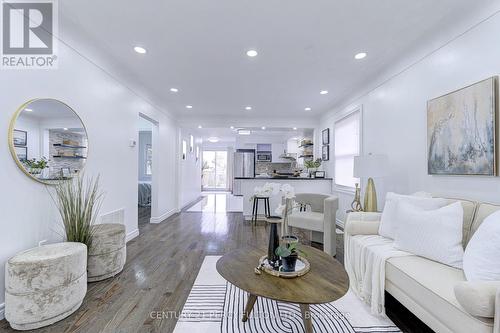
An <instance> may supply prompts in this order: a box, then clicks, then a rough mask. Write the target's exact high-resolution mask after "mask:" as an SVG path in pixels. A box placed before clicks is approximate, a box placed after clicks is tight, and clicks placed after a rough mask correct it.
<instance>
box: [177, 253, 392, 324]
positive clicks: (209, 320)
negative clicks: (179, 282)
mask: <svg viewBox="0 0 500 333" xmlns="http://www.w3.org/2000/svg"><path fill="white" fill-rule="evenodd" d="M219 258H220V257H218V256H207V257H206V258H205V260H204V262H203V264H202V267H201V269H200V272H199V273H198V277H197V279H196V281H195V284H194V286H193V288H192V290H191V293H190V294H189V297H188V299H187V301H186V304H185V305H184V308H183V310H182V313H181V315H180V317H179V320H178V322H177V326H176V328H175V330H174V333H198V332H200V333H201V332H204V333H205V332H206V333H209V332H214V333H215V332H220V333H253V332H255V333H257V332H258V333H267V332H269V333H292V332H304V326H303V324H302V317H301V314H300V309H299V307H298V305H295V304H289V303H282V302H276V301H273V300H269V299H265V298H262V297H259V298H258V299H257V303H256V304H255V306H254V308H253V311H252V313H251V315H250V318H249V319H248V321H247V322H246V323H243V322H242V321H241V316H242V314H243V311H244V307H245V304H246V300H247V293H246V292H244V291H243V290H241V289H239V288H237V287H235V286H234V285H232V284H230V283H229V282H227V281H225V280H224V279H223V278H222V277H221V276H220V275H219V274H218V273H217V270H216V268H215V264H216V262H217V260H218V259H219ZM311 312H312V321H313V327H314V332H322V333H323V332H324V333H389V332H401V331H400V330H399V329H398V328H397V327H396V326H395V325H394V324H393V323H392V322H391V321H390V320H389V319H384V318H379V317H375V316H372V315H371V314H370V309H369V307H368V306H367V305H366V304H364V303H363V302H361V301H360V300H359V299H358V298H357V297H356V296H354V295H353V294H352V293H351V292H348V293H347V294H346V295H345V296H344V297H342V298H341V299H339V300H337V301H335V302H332V303H327V304H319V305H311Z"/></svg>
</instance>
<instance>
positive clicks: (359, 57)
mask: <svg viewBox="0 0 500 333" xmlns="http://www.w3.org/2000/svg"><path fill="white" fill-rule="evenodd" d="M365 57H366V52H360V53H357V54H356V55H355V56H354V59H356V60H361V59H363V58H365Z"/></svg>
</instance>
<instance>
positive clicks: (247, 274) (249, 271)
mask: <svg viewBox="0 0 500 333" xmlns="http://www.w3.org/2000/svg"><path fill="white" fill-rule="evenodd" d="M300 248H301V250H303V251H304V252H306V253H307V260H308V261H309V263H310V264H311V270H310V271H309V273H307V274H306V275H304V276H301V277H297V278H293V279H283V278H279V277H275V276H272V275H269V274H267V273H265V272H262V274H260V275H259V274H255V272H254V269H255V267H257V266H258V264H259V258H260V257H261V256H263V255H264V254H265V253H266V251H265V250H263V249H253V248H246V249H239V250H236V251H233V252H230V253H228V254H226V255H224V256H223V257H222V258H220V259H219V261H217V271H218V272H219V274H220V275H222V277H224V278H225V279H226V280H227V281H229V282H230V283H232V284H233V285H235V286H236V287H238V288H240V289H242V290H244V291H246V292H248V294H249V297H248V301H247V304H246V307H245V312H244V313H243V318H242V320H243V321H247V320H248V316H249V315H250V313H251V312H252V308H253V306H254V304H255V301H256V300H257V297H265V298H269V299H273V300H276V301H280V302H287V303H296V304H299V306H300V311H301V313H302V320H303V321H304V327H305V330H306V332H307V333H310V332H311V333H312V332H313V327H312V321H311V314H310V310H309V305H310V304H321V303H329V302H333V301H335V300H337V299H339V298H341V297H342V296H344V295H345V294H346V293H347V290H348V289H349V277H348V276H347V273H346V271H345V269H344V267H343V266H342V264H341V263H340V262H338V261H337V260H336V259H334V258H333V257H332V256H330V255H328V254H326V253H325V252H323V251H320V250H317V249H315V248H312V247H310V246H305V245H301V246H300Z"/></svg>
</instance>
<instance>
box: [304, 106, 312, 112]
mask: <svg viewBox="0 0 500 333" xmlns="http://www.w3.org/2000/svg"><path fill="white" fill-rule="evenodd" d="M304 110H305V111H311V110H312V109H311V108H309V107H307V108H305V109H304Z"/></svg>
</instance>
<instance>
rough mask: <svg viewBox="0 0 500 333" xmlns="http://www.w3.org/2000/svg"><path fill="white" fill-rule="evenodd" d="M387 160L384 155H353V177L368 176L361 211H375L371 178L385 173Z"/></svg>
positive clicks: (375, 200)
mask: <svg viewBox="0 0 500 333" xmlns="http://www.w3.org/2000/svg"><path fill="white" fill-rule="evenodd" d="M387 161H388V160H387V156H386V155H373V154H368V155H364V156H355V157H354V172H353V176H354V177H355V178H368V182H367V184H366V189H365V200H364V205H363V211H365V212H376V211H377V191H376V190H375V182H374V181H373V178H377V177H384V176H385V175H386V172H387V164H388V163H387Z"/></svg>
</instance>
